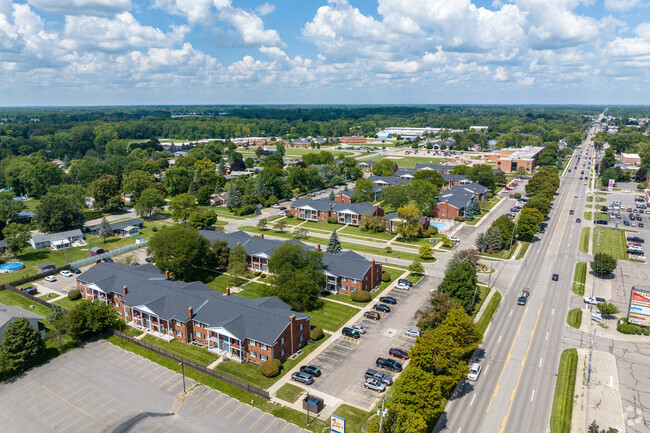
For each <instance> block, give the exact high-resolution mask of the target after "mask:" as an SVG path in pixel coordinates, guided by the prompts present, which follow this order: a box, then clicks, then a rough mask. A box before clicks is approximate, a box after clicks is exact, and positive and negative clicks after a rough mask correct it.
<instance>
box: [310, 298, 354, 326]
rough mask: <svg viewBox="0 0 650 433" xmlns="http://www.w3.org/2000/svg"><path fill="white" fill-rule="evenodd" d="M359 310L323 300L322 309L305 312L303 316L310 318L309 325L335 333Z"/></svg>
mask: <svg viewBox="0 0 650 433" xmlns="http://www.w3.org/2000/svg"><path fill="white" fill-rule="evenodd" d="M358 312H359V309H357V308H353V307H347V306H345V305H341V304H337V303H336V302H329V301H327V300H323V307H322V308H320V309H318V310H313V311H306V312H305V314H308V315H310V316H311V321H310V323H311V324H312V325H314V326H320V327H321V328H323V329H326V330H328V331H332V332H336V331H337V330H338V329H339V328H340V327H341V326H343V324H345V322H347V321H348V320H350V318H352V316H354V315H355V314H357V313H358Z"/></svg>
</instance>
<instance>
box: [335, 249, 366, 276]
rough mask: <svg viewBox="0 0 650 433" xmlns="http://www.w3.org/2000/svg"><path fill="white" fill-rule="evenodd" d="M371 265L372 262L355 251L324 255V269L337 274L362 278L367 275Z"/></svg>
mask: <svg viewBox="0 0 650 433" xmlns="http://www.w3.org/2000/svg"><path fill="white" fill-rule="evenodd" d="M371 265H372V264H371V262H369V261H368V260H366V259H364V258H363V257H362V256H360V255H359V254H357V253H355V252H353V251H344V252H340V253H336V254H330V253H325V254H324V255H323V269H324V270H325V272H329V273H330V274H332V275H335V276H341V277H349V278H354V279H357V280H360V279H362V278H363V277H364V276H365V275H366V272H368V269H370V266H371Z"/></svg>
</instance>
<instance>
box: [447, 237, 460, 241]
mask: <svg viewBox="0 0 650 433" xmlns="http://www.w3.org/2000/svg"><path fill="white" fill-rule="evenodd" d="M449 240H450V241H452V242H460V238H459V237H458V236H449Z"/></svg>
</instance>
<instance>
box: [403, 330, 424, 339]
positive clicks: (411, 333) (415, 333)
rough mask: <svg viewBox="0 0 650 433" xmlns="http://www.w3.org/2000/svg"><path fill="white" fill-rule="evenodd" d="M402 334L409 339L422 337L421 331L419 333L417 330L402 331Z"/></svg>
mask: <svg viewBox="0 0 650 433" xmlns="http://www.w3.org/2000/svg"><path fill="white" fill-rule="evenodd" d="M404 333H405V334H406V335H408V336H409V337H421V336H422V331H420V330H419V329H417V328H410V329H407V330H406V331H404Z"/></svg>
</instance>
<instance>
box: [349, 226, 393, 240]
mask: <svg viewBox="0 0 650 433" xmlns="http://www.w3.org/2000/svg"><path fill="white" fill-rule="evenodd" d="M339 235H355V236H359V237H362V238H365V239H371V240H380V241H389V240H391V239H393V238H394V237H395V235H394V234H392V233H390V232H381V233H375V232H371V231H368V230H364V229H362V228H361V227H355V226H347V227H346V228H344V229H342V230H339Z"/></svg>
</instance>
